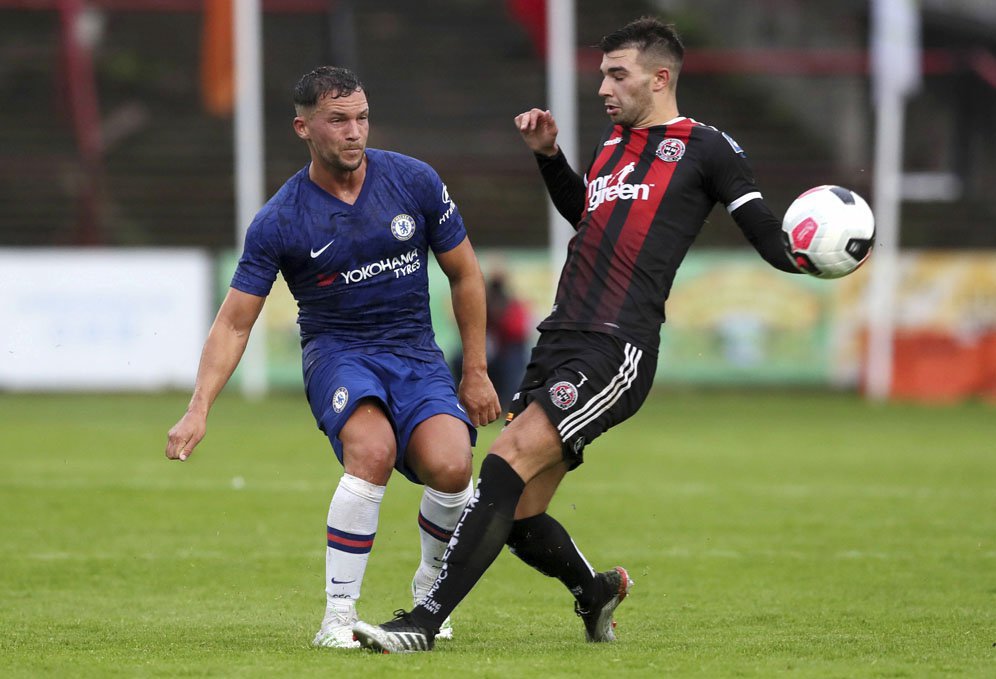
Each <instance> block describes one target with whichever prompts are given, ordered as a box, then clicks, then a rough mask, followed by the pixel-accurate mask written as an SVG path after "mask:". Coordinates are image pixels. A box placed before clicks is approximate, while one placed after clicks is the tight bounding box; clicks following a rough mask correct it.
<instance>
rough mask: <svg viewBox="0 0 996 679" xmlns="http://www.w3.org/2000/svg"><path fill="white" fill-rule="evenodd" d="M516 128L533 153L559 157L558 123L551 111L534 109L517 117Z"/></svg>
mask: <svg viewBox="0 0 996 679" xmlns="http://www.w3.org/2000/svg"><path fill="white" fill-rule="evenodd" d="M515 126H516V128H518V130H519V134H521V135H522V140H523V141H524V142H526V146H528V147H529V148H530V149H531V150H532V151H533V153H541V154H543V155H544V156H555V155H557V151H558V150H559V149H558V147H557V132H558V130H557V121H556V120H554V119H553V114H551V113H550V112H549V111H543V110H541V109H538V108H534V109H530V110H528V111H526V112H525V113H520V114H519V115H517V116H515Z"/></svg>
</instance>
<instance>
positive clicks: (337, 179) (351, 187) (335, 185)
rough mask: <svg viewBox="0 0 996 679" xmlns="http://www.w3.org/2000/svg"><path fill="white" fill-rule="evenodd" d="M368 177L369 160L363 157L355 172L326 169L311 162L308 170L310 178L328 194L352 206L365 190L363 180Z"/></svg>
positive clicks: (320, 164)
mask: <svg viewBox="0 0 996 679" xmlns="http://www.w3.org/2000/svg"><path fill="white" fill-rule="evenodd" d="M366 176H367V158H366V155H364V157H363V162H361V163H360V166H359V167H358V168H356V169H355V170H336V169H332V168H329V167H325V166H324V165H323V164H322V163H316V162H315V161H314V160H312V161H311V167H309V168H308V177H309V178H310V179H311V181H313V182H315V184H317V185H318V186H320V187H321V188H322V189H324V190H325V191H326V192H327V193H329V194H331V195H333V196H335V197H336V198H338V199H339V200H341V201H342V202H344V203H348V204H349V205H352V204H353V203H355V202H356V199H357V198H359V197H360V191H361V190H362V189H363V180H364V179H366Z"/></svg>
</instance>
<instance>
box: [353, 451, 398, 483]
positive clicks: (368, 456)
mask: <svg viewBox="0 0 996 679" xmlns="http://www.w3.org/2000/svg"><path fill="white" fill-rule="evenodd" d="M394 462H395V451H394V447H393V446H390V445H388V444H386V443H383V442H380V441H356V442H353V443H351V444H350V445H349V446H345V447H344V450H343V466H344V467H345V469H346V471H347V472H349V473H350V474H352V475H353V476H357V477H359V478H361V479H363V480H364V481H369V482H370V483H376V484H378V485H383V484H385V483H387V479H388V478H390V476H391V471H392V470H393V469H394Z"/></svg>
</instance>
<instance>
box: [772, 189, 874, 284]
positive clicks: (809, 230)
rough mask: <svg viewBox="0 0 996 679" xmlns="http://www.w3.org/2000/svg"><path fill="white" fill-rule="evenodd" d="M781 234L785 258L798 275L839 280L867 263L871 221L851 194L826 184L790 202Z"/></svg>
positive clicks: (862, 204)
mask: <svg viewBox="0 0 996 679" xmlns="http://www.w3.org/2000/svg"><path fill="white" fill-rule="evenodd" d="M782 233H783V236H784V239H785V247H786V248H787V250H788V253H789V257H791V258H792V262H793V263H794V264H795V265H796V267H798V268H799V270H800V271H804V272H806V273H808V274H809V275H811V276H816V277H817V278H840V277H841V276H846V275H847V274H849V273H851V272H852V271H854V270H855V269H857V268H858V267H859V266H861V264H862V263H864V261H865V260H866V259H868V255H869V254H870V253H871V249H872V245H873V244H874V242H875V217H874V215H872V211H871V209H870V208H869V207H868V203H866V202H865V201H864V199H863V198H862V197H861V196H859V195H858V194H856V193H855V192H854V191H851V190H850V189H845V188H843V187H840V186H833V185H829V184H828V185H825V186H817V187H815V188H812V189H809V190H808V191H806V192H805V193H803V194H802V195H800V196H799V197H798V198H796V199H795V200H794V201H792V204H791V205H789V208H788V210H786V211H785V217H784V219H783V220H782Z"/></svg>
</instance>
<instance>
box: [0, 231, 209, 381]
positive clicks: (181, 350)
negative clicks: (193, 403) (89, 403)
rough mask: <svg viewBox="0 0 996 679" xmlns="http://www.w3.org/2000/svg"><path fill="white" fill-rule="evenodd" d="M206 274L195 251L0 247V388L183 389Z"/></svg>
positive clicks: (203, 315) (198, 332)
mask: <svg viewBox="0 0 996 679" xmlns="http://www.w3.org/2000/svg"><path fill="white" fill-rule="evenodd" d="M211 271H212V267H211V263H210V259H209V257H208V255H207V254H206V253H204V252H202V251H199V250H164V249H120V248H117V249H113V250H111V249H66V248H46V249H27V248H24V249H21V248H17V249H14V248H0V389H19V390H45V391H54V390H89V389H95V390H101V389H103V390H149V389H163V388H179V387H182V388H185V389H186V388H189V387H191V386H192V385H193V382H194V377H195V375H196V371H197V363H198V360H199V358H200V351H201V347H202V346H203V344H204V339H205V338H206V336H207V331H208V327H209V324H210V320H211V314H212V312H213V308H212V307H213V304H212V301H213V299H214V294H213V290H214V288H213V281H212V279H211Z"/></svg>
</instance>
